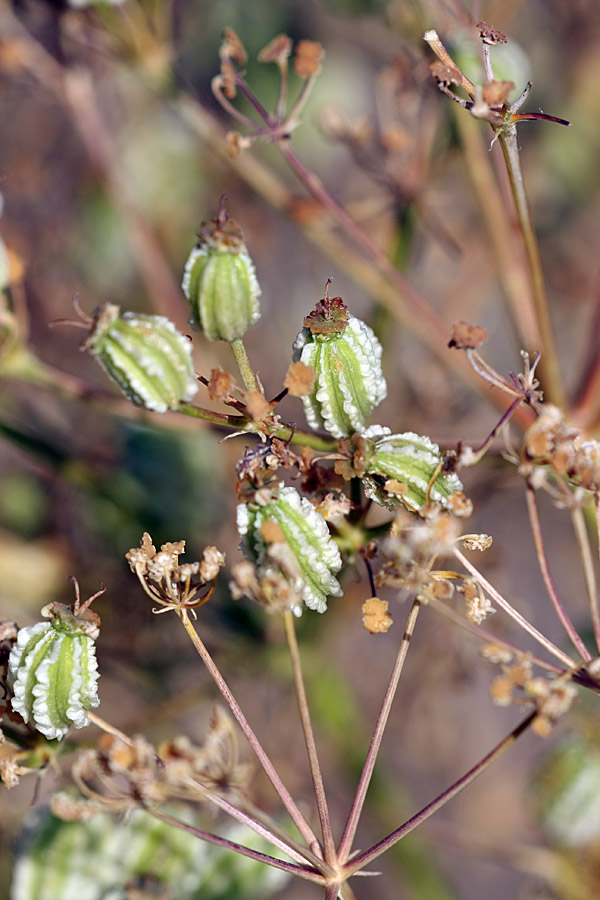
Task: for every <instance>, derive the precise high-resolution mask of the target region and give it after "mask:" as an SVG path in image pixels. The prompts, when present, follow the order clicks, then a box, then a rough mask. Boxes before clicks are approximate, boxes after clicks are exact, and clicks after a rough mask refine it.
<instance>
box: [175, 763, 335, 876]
mask: <svg viewBox="0 0 600 900" xmlns="http://www.w3.org/2000/svg"><path fill="white" fill-rule="evenodd" d="M185 784H186V785H189V787H190V788H191V789H192V790H193V791H195V792H197V793H198V794H199V795H200V796H201V797H202V799H203V800H207V801H208V802H209V803H212V804H214V805H215V806H217V807H218V808H219V809H222V810H223V812H226V813H227V814H228V815H230V816H231V817H232V818H233V819H235V820H236V821H238V822H241V823H242V824H243V825H246V827H247V828H250V829H251V830H252V831H254V832H255V833H256V834H258V835H260V837H262V838H264V840H266V841H268V842H269V843H270V844H273V846H274V847H277V849H278V850H282V851H283V852H284V853H286V854H287V855H288V856H290V857H291V858H292V859H294V860H295V861H296V862H298V863H300V864H301V865H304V863H305V862H307V861H308V862H311V863H313V861H314V862H316V863H317V866H318V864H319V863H321V862H322V860H320V859H319V858H318V857H316V856H315V855H314V854H313V853H312V852H311V851H310V850H307V849H306V848H302V849H298V848H297V847H294V846H293V843H288V841H287V840H286V838H287V835H285V836H284V837H283V838H282V837H281V836H280V835H281V832H280V834H279V835H277V834H275V832H274V831H273V830H272V829H271V828H270V827H269V826H268V825H267V824H265V823H264V822H259V821H258V820H257V819H255V818H254V817H253V816H251V815H249V814H248V813H247V812H245V811H244V810H242V809H240V808H239V807H237V806H235V805H234V804H233V803H230V802H229V801H228V800H226V799H225V798H224V797H221V796H220V795H219V794H217V793H215V792H214V791H211V790H209V789H208V788H207V787H205V786H204V785H203V784H201V783H200V782H199V781H195V780H194V779H193V778H190V779H186V782H185ZM305 854H308V856H307V855H305Z"/></svg>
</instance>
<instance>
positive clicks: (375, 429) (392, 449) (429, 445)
mask: <svg viewBox="0 0 600 900" xmlns="http://www.w3.org/2000/svg"><path fill="white" fill-rule="evenodd" d="M363 437H365V438H367V439H370V440H368V444H367V450H366V453H365V459H364V468H365V472H366V474H365V475H364V476H363V479H362V481H363V485H364V488H365V493H366V495H367V496H368V497H371V498H372V499H373V500H375V501H376V502H377V503H380V504H381V505H382V506H385V507H386V508H387V509H394V508H396V507H398V506H400V505H404V506H406V507H407V508H408V509H409V510H411V511H412V512H416V511H417V510H419V509H421V507H422V506H423V505H424V504H425V503H426V502H427V492H428V491H429V499H430V500H432V501H435V502H437V503H441V505H442V506H446V503H447V501H448V498H449V497H451V496H452V494H455V493H456V492H457V491H460V490H462V484H461V482H460V480H459V478H458V476H457V475H454V474H450V475H445V474H442V473H441V472H440V473H439V474H438V475H437V477H436V479H435V481H434V482H433V484H431V480H432V478H433V477H434V475H435V473H436V470H437V469H438V467H439V465H440V463H441V462H442V459H443V457H442V453H441V452H440V448H439V447H438V445H437V444H434V443H433V441H432V440H431V439H430V438H428V437H427V436H426V435H423V436H420V435H418V434H414V432H412V431H406V432H404V434H392V433H391V431H390V429H389V428H384V427H382V426H380V425H373V426H372V427H371V428H368V429H367V430H366V431H365V432H364V435H363ZM386 482H394V485H393V488H392V489H391V490H390V489H388V490H386V487H385V485H386ZM430 485H431V489H430Z"/></svg>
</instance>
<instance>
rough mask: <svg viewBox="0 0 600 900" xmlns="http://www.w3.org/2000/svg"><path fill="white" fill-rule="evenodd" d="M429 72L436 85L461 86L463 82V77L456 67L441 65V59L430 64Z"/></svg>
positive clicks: (446, 64)
mask: <svg viewBox="0 0 600 900" xmlns="http://www.w3.org/2000/svg"><path fill="white" fill-rule="evenodd" d="M429 71H430V72H431V74H432V75H433V77H434V78H435V80H436V81H437V83H438V84H444V85H449V84H456V85H461V84H462V83H463V81H464V76H463V74H462V72H461V71H460V69H459V68H458V67H457V66H451V65H448V63H443V62H442V61H441V59H436V60H434V61H433V62H432V63H430V65H429Z"/></svg>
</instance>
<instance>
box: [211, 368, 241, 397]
mask: <svg viewBox="0 0 600 900" xmlns="http://www.w3.org/2000/svg"><path fill="white" fill-rule="evenodd" d="M235 387H236V382H235V378H234V377H233V375H232V374H231V372H228V371H227V370H226V369H221V368H219V367H217V368H215V369H211V372H210V381H209V382H208V396H209V397H210V399H211V400H227V398H228V397H229V396H230V395H231V393H232V391H233V390H235Z"/></svg>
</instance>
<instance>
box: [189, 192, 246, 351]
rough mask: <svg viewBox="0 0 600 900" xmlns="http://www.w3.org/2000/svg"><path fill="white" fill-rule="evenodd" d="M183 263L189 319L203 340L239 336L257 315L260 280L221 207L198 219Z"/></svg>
mask: <svg viewBox="0 0 600 900" xmlns="http://www.w3.org/2000/svg"><path fill="white" fill-rule="evenodd" d="M198 237H199V241H198V243H197V244H196V246H195V247H194V249H193V250H192V252H191V253H190V255H189V257H188V260H187V262H186V264H185V270H184V273H183V282H182V285H181V286H182V288H183V292H184V294H185V296H186V297H187V298H188V300H189V301H190V306H191V310H192V316H191V318H190V324H191V325H192V326H193V327H194V328H197V329H199V330H201V331H203V332H204V334H205V335H206V337H207V338H208V340H209V341H229V342H231V341H234V340H236V339H237V338H241V337H242V336H243V335H244V334H245V333H246V331H247V330H248V328H249V327H250V325H254V323H255V322H256V321H257V319H258V318H259V316H260V308H259V303H258V298H259V297H260V286H259V284H258V280H257V278H256V271H255V269H254V263H253V262H252V260H251V258H250V255H249V253H248V250H247V249H246V244H245V243H244V237H243V235H242V231H241V229H240V228H239V226H238V225H237V224H236V223H235V222H234V221H233V219H230V218H229V216H228V215H227V213H226V211H225V210H224V209H221V212H220V213H219V216H218V218H217V219H214V220H212V221H210V222H203V223H202V226H201V228H200V231H199V232H198Z"/></svg>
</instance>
